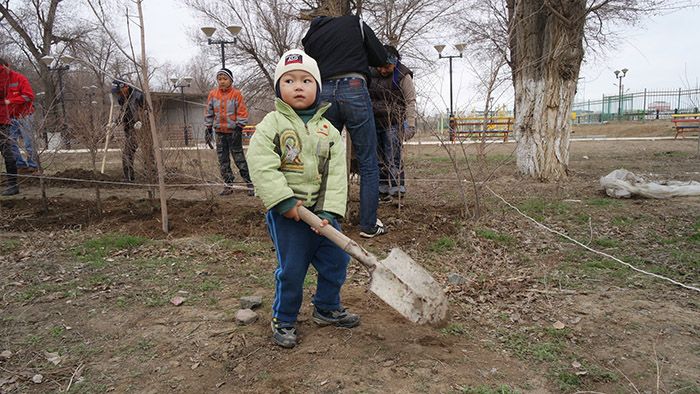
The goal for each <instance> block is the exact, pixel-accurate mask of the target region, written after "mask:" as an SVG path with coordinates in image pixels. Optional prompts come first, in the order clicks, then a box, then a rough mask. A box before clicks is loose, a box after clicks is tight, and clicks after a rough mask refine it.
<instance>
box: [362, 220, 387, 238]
mask: <svg viewBox="0 0 700 394" xmlns="http://www.w3.org/2000/svg"><path fill="white" fill-rule="evenodd" d="M387 232H388V230H387V229H386V227H384V223H382V221H381V220H379V219H377V225H376V226H374V228H373V229H372V230H370V231H361V232H360V236H361V237H363V238H374V237H378V236H380V235H382V234H386V233H387Z"/></svg>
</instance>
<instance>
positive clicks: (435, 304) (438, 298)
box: [297, 206, 447, 324]
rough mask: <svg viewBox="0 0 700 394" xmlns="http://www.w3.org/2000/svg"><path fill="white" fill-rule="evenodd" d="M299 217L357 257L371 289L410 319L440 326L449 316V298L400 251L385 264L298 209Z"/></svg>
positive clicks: (319, 220)
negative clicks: (367, 272)
mask: <svg viewBox="0 0 700 394" xmlns="http://www.w3.org/2000/svg"><path fill="white" fill-rule="evenodd" d="M297 209H298V212H299V217H300V218H301V220H303V221H304V222H305V223H306V224H308V225H309V226H311V227H313V228H315V229H318V231H319V233H320V234H321V235H323V236H324V237H326V238H328V239H330V240H331V241H333V243H334V244H336V245H338V247H340V248H341V249H343V250H344V251H345V252H347V253H348V254H349V255H351V256H352V257H354V258H355V259H356V260H357V261H359V262H360V263H362V265H364V266H365V268H367V269H368V270H369V272H370V274H371V279H370V284H369V289H370V291H372V292H373V293H374V294H376V295H377V296H378V297H379V298H380V299H381V300H382V301H384V302H385V303H387V305H389V306H390V307H392V308H394V309H395V310H396V311H397V312H399V313H400V314H401V315H402V316H403V317H405V318H406V319H408V320H410V321H412V322H414V323H418V324H425V323H438V322H439V321H441V320H442V319H444V318H445V315H446V314H447V297H445V293H444V292H443V291H442V288H440V285H439V284H438V283H437V282H436V281H435V279H433V277H432V276H431V275H430V273H429V272H428V271H426V270H425V269H424V268H423V267H421V266H420V265H418V263H416V262H415V261H413V259H412V258H411V257H410V256H409V255H407V254H406V253H405V252H404V251H402V250H401V249H399V248H394V249H392V250H391V253H389V256H388V257H387V258H386V259H384V260H381V261H378V260H377V257H375V256H374V255H373V254H371V253H369V252H368V251H366V250H365V249H364V248H362V247H361V246H360V245H358V244H357V242H355V241H353V240H352V239H350V238H348V237H347V236H346V235H344V234H343V233H341V232H340V231H338V230H336V229H335V228H334V227H333V226H323V227H321V218H319V217H318V216H316V215H315V214H314V213H312V212H311V211H309V210H308V209H306V208H304V207H303V206H299V207H297Z"/></svg>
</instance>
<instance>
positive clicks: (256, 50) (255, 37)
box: [184, 0, 305, 108]
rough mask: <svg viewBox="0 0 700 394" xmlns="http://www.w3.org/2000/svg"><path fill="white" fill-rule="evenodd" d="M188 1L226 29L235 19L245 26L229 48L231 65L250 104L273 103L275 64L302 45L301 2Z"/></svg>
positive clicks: (187, 0)
mask: <svg viewBox="0 0 700 394" xmlns="http://www.w3.org/2000/svg"><path fill="white" fill-rule="evenodd" d="M184 2H185V4H187V5H188V6H189V7H190V8H192V9H193V10H195V11H196V12H197V13H198V14H199V15H201V16H202V17H204V18H206V19H207V20H210V21H211V22H212V23H213V24H215V25H216V26H217V27H218V28H220V30H222V31H225V27H226V26H228V25H230V24H231V23H240V24H241V25H242V26H243V30H242V31H241V33H240V34H239V35H238V36H237V41H238V43H237V44H236V45H235V46H234V47H233V49H232V50H229V51H228V52H227V55H228V56H227V59H226V62H227V65H228V64H229V63H230V64H231V65H232V66H231V68H233V69H234V72H235V75H236V78H235V79H236V81H235V82H236V84H237V86H238V87H239V88H240V89H241V90H242V91H243V92H244V93H245V95H246V101H247V103H248V106H249V107H252V108H254V107H256V106H258V105H264V104H263V103H265V102H268V103H269V101H270V100H269V97H270V96H271V95H272V94H273V92H274V87H273V83H274V81H273V78H272V75H273V73H274V70H273V67H274V65H275V64H277V60H278V59H279V57H280V56H282V54H283V53H284V52H286V51H287V50H289V49H292V48H295V47H298V46H300V42H301V37H302V34H303V32H304V30H305V26H304V24H303V23H302V22H300V21H298V20H297V16H298V12H299V11H298V8H297V7H298V6H297V5H295V4H290V3H289V2H284V1H278V0H263V1H257V0H224V1H220V2H211V1H208V0H184ZM215 50H216V48H210V51H215ZM251 63H252V64H253V65H254V67H251Z"/></svg>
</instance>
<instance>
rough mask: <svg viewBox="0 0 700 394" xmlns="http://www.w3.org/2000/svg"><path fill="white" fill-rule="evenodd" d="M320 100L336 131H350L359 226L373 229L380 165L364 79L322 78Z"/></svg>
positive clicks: (368, 229) (377, 202) (367, 229)
mask: <svg viewBox="0 0 700 394" xmlns="http://www.w3.org/2000/svg"><path fill="white" fill-rule="evenodd" d="M321 101H326V102H329V103H331V104H332V105H331V107H330V108H329V109H328V111H326V113H325V114H324V117H325V118H326V119H328V120H329V121H330V122H331V123H332V124H333V126H335V128H336V129H338V130H339V131H342V130H343V126H345V127H346V128H347V130H348V133H350V139H351V140H352V147H353V149H354V151H355V157H356V158H357V163H358V165H359V171H360V229H361V230H362V231H373V230H374V228H375V226H376V225H377V206H378V204H379V167H378V162H377V130H376V128H375V125H374V114H373V113H372V102H371V101H370V98H369V92H368V91H367V83H366V82H365V80H364V79H362V78H338V79H328V80H324V81H323V90H322V91H321Z"/></svg>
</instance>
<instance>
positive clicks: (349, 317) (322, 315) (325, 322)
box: [312, 307, 360, 328]
mask: <svg viewBox="0 0 700 394" xmlns="http://www.w3.org/2000/svg"><path fill="white" fill-rule="evenodd" d="M312 318H313V319H314V323H316V324H318V325H319V326H330V325H334V326H336V327H343V328H353V327H357V326H359V325H360V316H358V315H356V314H354V313H350V312H348V311H347V310H345V308H340V309H337V310H334V311H324V310H321V309H318V308H316V307H314V313H313V315H312Z"/></svg>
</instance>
